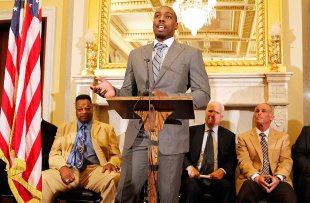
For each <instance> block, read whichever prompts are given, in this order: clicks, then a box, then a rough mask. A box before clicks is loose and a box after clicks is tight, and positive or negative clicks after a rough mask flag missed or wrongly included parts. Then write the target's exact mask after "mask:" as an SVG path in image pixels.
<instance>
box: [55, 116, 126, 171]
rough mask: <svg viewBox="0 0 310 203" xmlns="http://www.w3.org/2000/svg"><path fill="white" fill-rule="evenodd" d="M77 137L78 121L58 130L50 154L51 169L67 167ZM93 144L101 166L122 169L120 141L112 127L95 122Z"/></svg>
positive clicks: (92, 133)
mask: <svg viewBox="0 0 310 203" xmlns="http://www.w3.org/2000/svg"><path fill="white" fill-rule="evenodd" d="M76 135H77V120H76V121H73V122H70V123H67V124H64V125H62V126H61V127H59V128H58V130H57V134H56V137H55V141H54V143H53V146H52V149H51V151H50V154H49V166H50V168H56V169H59V168H60V167H62V166H65V165H67V163H66V162H67V160H68V157H69V155H70V152H71V150H72V148H73V146H74V142H75V138H76ZM91 138H92V144H93V147H94V150H95V153H96V155H97V157H98V159H99V163H100V166H103V165H105V164H106V163H111V164H113V165H114V166H118V167H120V162H121V158H120V156H121V155H120V150H119V148H118V140H117V138H116V135H115V132H114V129H113V127H112V126H111V125H109V124H106V123H102V122H99V121H96V120H93V123H92V129H91Z"/></svg>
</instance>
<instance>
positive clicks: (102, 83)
mask: <svg viewBox="0 0 310 203" xmlns="http://www.w3.org/2000/svg"><path fill="white" fill-rule="evenodd" d="M95 80H96V81H98V82H97V84H94V85H92V86H90V89H92V90H93V92H94V93H96V94H98V95H100V96H102V97H105V98H109V97H114V96H115V90H114V88H113V86H112V84H111V83H110V82H109V81H107V80H106V79H104V78H103V77H96V78H95Z"/></svg>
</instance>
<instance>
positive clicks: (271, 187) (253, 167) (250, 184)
mask: <svg viewBox="0 0 310 203" xmlns="http://www.w3.org/2000/svg"><path fill="white" fill-rule="evenodd" d="M273 119H274V112H273V108H272V107H271V106H270V105H269V104H266V103H262V104H259V105H257V106H256V107H255V110H254V123H255V127H254V128H253V129H251V130H250V131H248V132H245V133H242V134H240V135H238V144H237V158H238V163H239V167H240V175H239V177H238V178H237V185H236V187H237V192H238V203H258V202H259V201H260V200H262V199H264V198H267V199H270V200H272V201H273V202H276V203H297V197H296V194H295V192H294V190H293V187H292V181H291V179H290V173H291V170H292V165H293V160H292V158H291V147H290V142H289V136H288V134H286V133H283V132H279V131H277V130H275V129H273V128H271V127H270V124H271V122H272V121H273Z"/></svg>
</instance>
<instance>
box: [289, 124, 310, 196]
mask: <svg viewBox="0 0 310 203" xmlns="http://www.w3.org/2000/svg"><path fill="white" fill-rule="evenodd" d="M292 149H293V150H292V152H293V153H292V155H293V161H294V162H293V167H294V169H293V173H294V186H295V187H296V188H295V189H296V191H298V189H299V188H301V187H303V186H302V185H300V183H301V179H303V178H305V177H308V178H310V126H304V127H303V129H302V130H301V133H300V135H299V137H298V138H297V140H296V143H295V144H294V146H293V148H292Z"/></svg>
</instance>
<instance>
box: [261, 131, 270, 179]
mask: <svg viewBox="0 0 310 203" xmlns="http://www.w3.org/2000/svg"><path fill="white" fill-rule="evenodd" d="M259 136H260V137H261V140H260V144H261V145H262V151H263V169H262V171H261V174H262V175H270V173H269V168H270V165H269V159H268V144H267V141H266V139H265V137H266V135H265V134H264V133H260V134H259Z"/></svg>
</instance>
